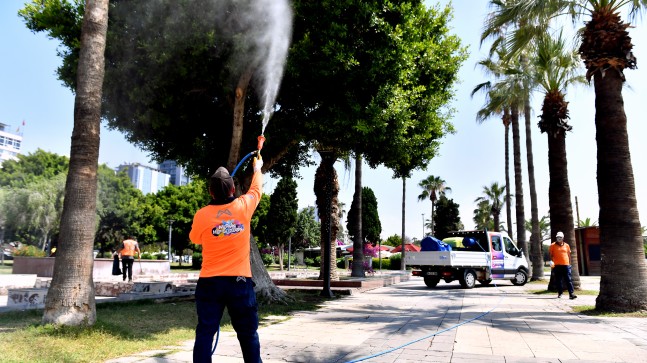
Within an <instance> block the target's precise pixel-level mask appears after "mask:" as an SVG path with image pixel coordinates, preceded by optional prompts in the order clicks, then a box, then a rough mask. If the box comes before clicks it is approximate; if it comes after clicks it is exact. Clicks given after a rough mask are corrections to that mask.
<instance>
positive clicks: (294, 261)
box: [283, 253, 297, 267]
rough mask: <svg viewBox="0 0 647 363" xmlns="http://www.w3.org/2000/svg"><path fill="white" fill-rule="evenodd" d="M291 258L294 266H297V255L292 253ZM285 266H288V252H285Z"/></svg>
mask: <svg viewBox="0 0 647 363" xmlns="http://www.w3.org/2000/svg"><path fill="white" fill-rule="evenodd" d="M290 257H291V258H290V259H291V260H292V266H296V264H297V256H295V255H294V254H290ZM283 267H288V254H287V253H284V254H283Z"/></svg>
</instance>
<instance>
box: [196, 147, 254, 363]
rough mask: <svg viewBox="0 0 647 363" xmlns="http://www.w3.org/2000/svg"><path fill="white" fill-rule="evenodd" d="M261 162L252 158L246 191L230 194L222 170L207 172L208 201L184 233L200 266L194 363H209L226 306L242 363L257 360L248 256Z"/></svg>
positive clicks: (230, 186)
mask: <svg viewBox="0 0 647 363" xmlns="http://www.w3.org/2000/svg"><path fill="white" fill-rule="evenodd" d="M262 166H263V160H262V159H261V158H260V157H259V158H255V159H254V176H253V177H252V183H251V185H250V187H249V190H248V191H247V194H244V195H241V196H240V197H238V198H236V197H234V192H235V187H234V181H233V179H232V177H231V176H230V175H229V172H228V171H227V169H225V168H223V167H220V168H218V170H216V172H215V173H214V174H213V175H212V176H211V180H210V182H209V194H211V198H212V200H211V202H210V203H209V205H207V206H206V207H204V208H201V209H200V210H199V211H197V212H196V214H195V217H193V225H192V226H191V232H190V233H189V239H190V240H191V242H193V243H195V244H198V245H201V246H202V268H201V270H200V278H199V279H198V284H197V286H196V290H195V306H196V311H197V313H198V326H197V327H196V329H195V344H194V346H193V361H194V362H199V363H204V362H211V356H212V353H213V352H212V348H211V346H212V344H213V337H214V335H215V334H216V332H217V331H218V329H219V326H220V319H221V318H222V314H223V312H224V310H225V307H227V312H228V313H229V316H230V317H231V325H232V326H233V327H234V330H235V331H236V334H237V337H238V342H239V343H240V348H241V350H242V352H243V360H244V361H245V363H259V362H262V360H261V344H260V342H259V338H258V333H257V330H258V305H257V303H256V293H255V292H254V282H252V269H251V264H250V259H249V254H250V230H251V225H250V221H251V219H252V215H253V214H254V210H256V207H257V206H258V203H259V202H260V200H261V193H262V186H263V174H261V167H262Z"/></svg>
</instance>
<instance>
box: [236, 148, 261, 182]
mask: <svg viewBox="0 0 647 363" xmlns="http://www.w3.org/2000/svg"><path fill="white" fill-rule="evenodd" d="M257 152H258V150H254V151H252V152H251V153H249V154H247V155H245V157H244V158H243V159H242V160H241V161H240V162H239V163H238V165H236V167H235V168H234V171H233V172H232V173H231V177H232V178H233V177H234V175H235V174H236V171H238V168H240V166H241V165H242V164H243V163H244V162H245V161H246V160H247V159H249V157H250V156H252V155H254V154H256V153H257Z"/></svg>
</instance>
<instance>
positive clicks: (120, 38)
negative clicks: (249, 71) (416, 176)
mask: <svg viewBox="0 0 647 363" xmlns="http://www.w3.org/2000/svg"><path fill="white" fill-rule="evenodd" d="M222 3H226V5H224V6H225V7H226V11H229V12H230V15H231V18H230V19H228V20H227V19H224V20H223V21H224V22H225V23H227V22H228V23H227V24H225V25H227V26H228V27H222V26H221V27H219V26H217V24H216V23H218V22H215V21H213V19H221V16H222V14H221V12H222V11H223V8H212V7H210V6H199V7H197V5H196V4H194V3H191V2H176V1H168V0H166V1H160V2H156V3H155V4H156V5H157V6H155V7H153V6H151V4H149V3H147V2H129V1H121V0H116V1H112V2H111V9H110V26H109V32H108V44H107V49H106V60H107V62H106V77H105V83H104V104H103V114H104V116H105V117H106V119H107V120H108V125H109V127H112V128H116V129H119V130H120V131H122V132H124V133H125V134H126V137H127V139H128V140H129V141H131V142H133V143H135V144H136V145H138V146H140V147H142V148H144V149H145V150H147V151H150V152H151V153H152V155H154V156H155V157H156V158H157V159H159V160H161V159H167V158H170V159H175V160H177V161H178V162H180V163H181V164H184V165H187V167H188V169H189V170H190V171H191V172H192V173H194V174H196V175H201V176H206V175H209V171H210V170H212V169H215V166H218V165H224V161H225V160H226V155H228V147H229V143H228V142H227V141H226V140H227V139H228V136H225V141H224V142H223V135H231V119H232V97H233V90H234V88H235V85H236V84H235V81H236V80H237V79H238V76H239V73H240V70H239V69H237V67H235V66H236V63H235V62H234V60H239V58H238V57H237V55H238V54H241V53H240V50H241V48H244V47H245V46H249V44H246V43H245V42H244V40H241V34H244V31H245V29H237V28H235V25H236V24H233V23H235V19H236V16H235V14H236V12H237V11H239V12H240V11H242V10H241V9H238V8H236V7H235V3H236V2H230V1H225V2H222ZM73 4H74V5H70V4H69V2H68V1H65V0H56V1H52V2H47V3H43V4H40V5H38V4H31V5H30V6H26V7H25V9H23V10H22V11H21V16H23V18H25V21H26V23H27V26H28V27H29V28H30V29H32V30H34V31H45V32H47V33H48V34H49V35H50V36H51V37H54V38H57V39H59V40H61V42H62V44H63V47H62V49H63V50H62V51H60V54H61V56H62V57H63V58H64V62H63V65H62V66H61V67H60V68H59V71H58V73H59V77H60V78H61V79H62V80H63V81H64V83H65V84H66V85H68V86H69V87H70V88H72V89H74V87H75V84H74V81H73V80H74V74H75V68H74V67H73V65H74V64H75V63H74V59H75V57H77V54H76V51H75V49H76V48H78V42H77V39H78V37H75V34H77V33H78V32H79V29H80V27H79V26H78V24H79V19H80V17H79V13H82V10H83V9H82V8H83V7H82V2H81V1H78V0H77V1H75V2H74V3H73ZM210 4H211V3H210ZM221 6H222V5H221ZM227 6H228V7H227ZM293 8H294V12H295V21H294V31H293V38H292V47H291V48H290V54H289V57H288V64H287V68H286V75H285V77H284V81H283V83H282V85H281V93H280V95H279V98H278V100H277V107H276V112H275V114H274V117H273V119H272V121H270V127H268V128H267V130H266V137H267V142H266V144H265V145H266V146H265V148H264V149H263V151H264V157H265V159H266V160H268V161H269V164H270V165H272V166H273V167H272V171H273V172H276V173H283V172H286V171H290V172H293V171H295V170H296V168H297V167H298V166H299V165H300V164H303V163H305V162H307V161H306V157H307V155H305V154H303V151H305V150H306V148H307V147H308V145H309V143H310V142H311V141H317V142H319V143H321V144H328V145H331V144H334V145H335V147H336V148H339V149H341V150H356V151H358V152H360V153H362V154H364V155H365V157H366V160H367V161H368V162H369V164H371V165H373V166H375V165H379V164H385V165H386V166H387V167H389V168H395V167H396V166H398V164H399V163H401V162H405V164H407V168H409V169H411V170H412V169H413V168H415V167H421V166H423V165H425V164H426V162H427V161H428V160H429V159H431V158H432V157H433V156H434V155H435V153H436V149H437V147H438V145H439V141H438V140H439V139H440V138H441V137H442V136H443V135H444V134H445V133H446V132H451V131H452V127H451V124H449V122H448V119H449V117H450V115H451V109H450V108H449V107H448V103H449V102H450V101H451V99H452V97H453V93H452V91H453V89H452V87H453V85H454V83H455V81H456V79H457V72H458V69H459V67H460V65H461V64H462V61H463V60H464V59H465V50H464V49H463V48H461V47H460V42H459V40H458V39H457V38H456V37H455V36H451V35H448V27H447V23H448V21H449V18H450V9H449V8H446V9H444V10H442V11H440V10H438V9H427V8H426V7H425V6H424V4H423V3H422V2H421V1H406V2H398V3H384V2H383V1H357V0H345V1H321V2H311V1H300V0H297V1H294V2H293ZM62 9H63V10H64V11H63V10H62ZM171 13H172V14H173V17H169V16H168V14H171ZM196 14H199V16H197V15H196ZM252 87H256V85H255V84H252ZM246 97H247V102H246V110H245V117H244V120H245V128H244V130H245V131H244V138H243V140H244V141H243V149H249V150H253V149H254V148H255V141H256V136H257V135H258V133H259V131H260V125H259V124H258V120H259V116H258V115H259V107H258V105H259V102H258V99H257V97H256V95H255V93H254V92H248V93H247V96H246ZM385 148H386V149H385ZM385 150H387V151H388V152H385ZM405 159H406V160H405Z"/></svg>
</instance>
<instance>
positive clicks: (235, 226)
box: [211, 219, 245, 237]
mask: <svg viewBox="0 0 647 363" xmlns="http://www.w3.org/2000/svg"><path fill="white" fill-rule="evenodd" d="M244 230H245V225H243V224H242V223H241V222H238V221H236V220H233V219H232V220H229V221H223V222H222V224H220V225H217V226H215V227H214V228H213V229H212V230H211V234H213V235H214V236H219V237H223V236H229V235H232V234H235V233H240V232H242V231H244Z"/></svg>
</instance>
